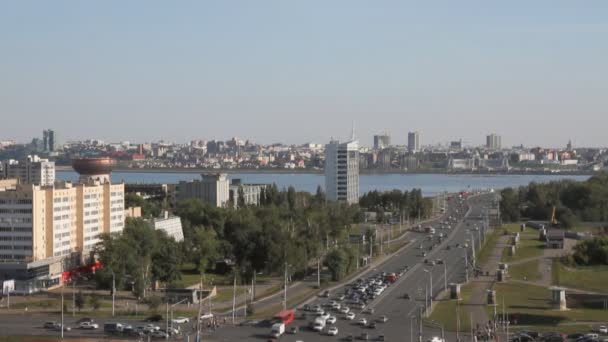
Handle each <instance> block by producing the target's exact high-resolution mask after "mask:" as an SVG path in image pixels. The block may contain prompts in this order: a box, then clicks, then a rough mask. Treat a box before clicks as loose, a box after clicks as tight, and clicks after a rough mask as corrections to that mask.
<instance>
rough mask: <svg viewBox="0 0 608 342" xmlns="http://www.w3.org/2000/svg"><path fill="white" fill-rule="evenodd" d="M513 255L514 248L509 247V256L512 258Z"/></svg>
mask: <svg viewBox="0 0 608 342" xmlns="http://www.w3.org/2000/svg"><path fill="white" fill-rule="evenodd" d="M514 255H515V246H510V247H509V256H514Z"/></svg>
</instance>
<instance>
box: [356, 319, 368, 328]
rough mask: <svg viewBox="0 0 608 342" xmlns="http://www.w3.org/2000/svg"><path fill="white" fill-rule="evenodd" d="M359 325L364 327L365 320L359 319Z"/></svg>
mask: <svg viewBox="0 0 608 342" xmlns="http://www.w3.org/2000/svg"><path fill="white" fill-rule="evenodd" d="M358 323H359V325H362V326H365V325H367V320H366V319H365V318H359V322H358Z"/></svg>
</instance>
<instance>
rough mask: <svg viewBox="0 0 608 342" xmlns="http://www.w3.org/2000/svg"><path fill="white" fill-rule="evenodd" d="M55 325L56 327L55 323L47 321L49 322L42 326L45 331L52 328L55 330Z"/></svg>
mask: <svg viewBox="0 0 608 342" xmlns="http://www.w3.org/2000/svg"><path fill="white" fill-rule="evenodd" d="M56 325H57V322H53V321H49V322H44V324H43V325H42V326H43V327H44V328H45V329H53V328H55V326H56Z"/></svg>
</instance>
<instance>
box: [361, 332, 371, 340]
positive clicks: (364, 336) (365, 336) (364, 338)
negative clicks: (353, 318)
mask: <svg viewBox="0 0 608 342" xmlns="http://www.w3.org/2000/svg"><path fill="white" fill-rule="evenodd" d="M359 339H360V340H363V341H367V340H369V334H368V333H366V332H364V333H361V335H359Z"/></svg>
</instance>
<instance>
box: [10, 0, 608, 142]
mask: <svg viewBox="0 0 608 342" xmlns="http://www.w3.org/2000/svg"><path fill="white" fill-rule="evenodd" d="M117 5H118V3H117V2H114V3H112V2H110V3H104V4H100V3H97V4H91V3H89V4H79V3H74V2H70V1H58V2H53V3H52V4H50V3H49V4H28V3H10V4H5V5H4V6H3V11H1V12H0V28H1V29H0V39H2V41H3V42H4V44H3V46H2V47H1V48H0V52H2V56H3V63H1V64H0V72H2V74H3V78H4V80H5V82H2V85H0V93H2V94H3V95H2V101H0V113H1V115H2V117H3V118H9V119H10V122H11V125H2V127H0V137H2V138H3V139H16V140H19V141H23V140H25V139H26V138H27V137H32V136H37V135H38V132H39V130H40V128H42V127H53V128H54V129H56V130H57V131H58V132H61V135H60V137H61V139H62V140H64V141H67V140H78V139H86V138H89V137H98V138H101V139H105V140H112V141H119V140H133V141H152V140H159V139H165V140H172V141H188V140H192V139H198V138H207V139H213V138H219V137H230V136H239V137H243V138H244V139H250V140H253V141H257V142H261V143H272V142H277V141H281V142H285V143H304V142H307V141H313V142H319V143H324V142H327V141H329V139H330V138H331V137H334V138H341V139H344V138H346V137H348V133H347V129H344V127H343V122H344V121H345V120H346V121H348V122H350V121H351V120H355V121H356V122H357V127H359V128H358V129H357V131H358V136H360V137H372V136H373V134H377V132H381V131H384V130H386V129H387V128H390V134H391V136H392V137H393V139H392V141H393V143H394V144H402V145H404V144H405V143H406V141H407V132H408V131H413V130H419V131H421V132H422V134H423V135H424V141H425V142H443V143H446V142H448V141H451V140H457V139H460V138H462V139H463V140H464V141H469V142H471V144H473V145H482V144H483V143H484V135H485V134H488V133H489V132H496V133H497V134H500V135H501V136H503V137H504V140H503V145H504V146H512V145H519V144H524V145H528V146H534V145H540V146H562V145H563V144H564V142H565V141H567V140H568V139H572V140H573V142H574V144H575V145H577V146H605V145H606V143H605V141H606V140H605V136H604V133H603V127H604V126H605V125H606V123H608V122H607V120H608V119H607V118H608V116H607V115H606V113H605V109H604V107H605V99H604V95H603V94H604V93H605V92H606V85H605V82H604V80H605V79H606V77H607V76H608V74H607V73H608V71H607V70H606V68H604V67H603V65H604V61H603V58H602V56H604V55H606V52H608V46H607V45H606V44H605V43H602V42H603V41H604V39H603V37H604V36H605V34H606V32H608V24H606V23H605V17H606V14H607V13H608V4H606V2H603V1H590V2H587V3H586V6H572V4H571V3H569V2H566V1H538V2H535V3H529V2H525V1H515V2H509V3H508V4H488V3H487V2H480V1H471V2H469V3H467V4H462V3H453V2H444V3H443V4H419V3H416V4H414V3H409V2H398V3H390V4H388V3H387V4H384V6H377V5H376V6H374V5H371V4H370V3H368V2H359V1H348V2H347V1H337V2H332V3H330V4H328V3H326V2H316V1H311V2H306V4H300V5H296V4H289V5H287V4H284V3H281V2H277V1H269V2H267V6H260V5H259V4H256V5H252V4H249V3H247V2H240V3H239V4H238V5H236V4H234V3H231V4H224V3H218V4H213V5H209V4H204V3H196V2H194V3H187V4H186V5H183V6H182V7H177V6H169V5H166V4H164V5H163V4H161V3H152V4H150V3H147V2H146V3H145V5H144V3H143V2H137V1H135V2H130V3H128V4H125V3H120V8H121V10H120V11H117V10H116V6H117ZM522 7H525V10H524V9H522ZM142 8H145V10H143V11H142ZM337 22H339V23H340V25H336V23H337ZM313 23H314V25H313ZM361 23H365V24H361ZM169 120H170V121H171V123H172V124H171V125H167V122H168V121H169ZM574 121H575V122H576V124H572V123H573V122H574ZM33 122H34V123H36V125H32V123H33ZM91 123H95V124H91ZM34 126H35V127H34ZM342 132H344V133H342ZM337 133H338V134H339V136H337ZM370 139H371V138H370ZM362 141H363V142H364V143H365V144H366V145H367V144H368V142H367V140H363V139H362Z"/></svg>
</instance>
